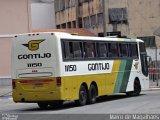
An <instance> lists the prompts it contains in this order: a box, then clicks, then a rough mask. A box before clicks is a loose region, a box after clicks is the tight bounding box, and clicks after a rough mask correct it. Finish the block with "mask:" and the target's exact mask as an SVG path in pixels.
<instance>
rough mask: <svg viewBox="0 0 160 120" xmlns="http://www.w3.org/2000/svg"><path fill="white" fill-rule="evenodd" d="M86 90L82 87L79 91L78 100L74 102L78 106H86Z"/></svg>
mask: <svg viewBox="0 0 160 120" xmlns="http://www.w3.org/2000/svg"><path fill="white" fill-rule="evenodd" d="M87 98H88V94H87V90H86V88H85V87H84V86H83V85H82V86H81V87H80V90H79V100H76V103H77V104H78V105H80V106H83V105H86V104H87Z"/></svg>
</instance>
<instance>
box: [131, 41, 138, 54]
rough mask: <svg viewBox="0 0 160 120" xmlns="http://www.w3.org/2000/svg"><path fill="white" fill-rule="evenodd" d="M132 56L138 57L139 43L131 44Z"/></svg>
mask: <svg viewBox="0 0 160 120" xmlns="http://www.w3.org/2000/svg"><path fill="white" fill-rule="evenodd" d="M130 56H131V57H138V47H137V44H133V43H132V44H130Z"/></svg>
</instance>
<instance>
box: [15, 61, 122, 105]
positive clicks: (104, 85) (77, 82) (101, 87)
mask: <svg viewBox="0 0 160 120" xmlns="http://www.w3.org/2000/svg"><path fill="white" fill-rule="evenodd" d="M119 66H120V60H115V61H114V64H113V68H112V73H110V74H108V73H106V74H94V75H80V76H66V77H62V78H61V80H62V86H61V87H57V84H56V79H55V78H43V79H52V80H53V82H49V83H44V84H43V86H42V87H36V86H35V84H34V83H20V80H16V89H13V99H14V101H15V102H21V99H22V98H24V99H25V100H26V101H27V102H37V101H50V100H77V99H79V89H80V86H81V84H82V83H86V84H87V87H88V89H89V87H90V85H91V83H92V82H93V81H95V82H96V83H97V87H98V95H99V96H102V95H107V94H112V93H113V91H114V86H115V83H116V79H117V75H118V70H119ZM31 80H32V79H31ZM34 80H35V79H34Z"/></svg>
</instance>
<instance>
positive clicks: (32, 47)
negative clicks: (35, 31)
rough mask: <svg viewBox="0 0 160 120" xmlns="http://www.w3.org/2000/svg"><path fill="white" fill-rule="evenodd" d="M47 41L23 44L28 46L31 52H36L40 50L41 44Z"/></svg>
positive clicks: (32, 41)
mask: <svg viewBox="0 0 160 120" xmlns="http://www.w3.org/2000/svg"><path fill="white" fill-rule="evenodd" d="M44 40H45V39H41V40H31V41H29V42H28V44H22V45H24V46H26V47H27V48H28V49H29V50H31V51H36V50H38V49H39V44H40V43H41V42H43V41H44Z"/></svg>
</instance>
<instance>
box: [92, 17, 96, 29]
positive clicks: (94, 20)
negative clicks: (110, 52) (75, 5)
mask: <svg viewBox="0 0 160 120" xmlns="http://www.w3.org/2000/svg"><path fill="white" fill-rule="evenodd" d="M95 25H96V15H92V16H91V26H92V27H93V26H95Z"/></svg>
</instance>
